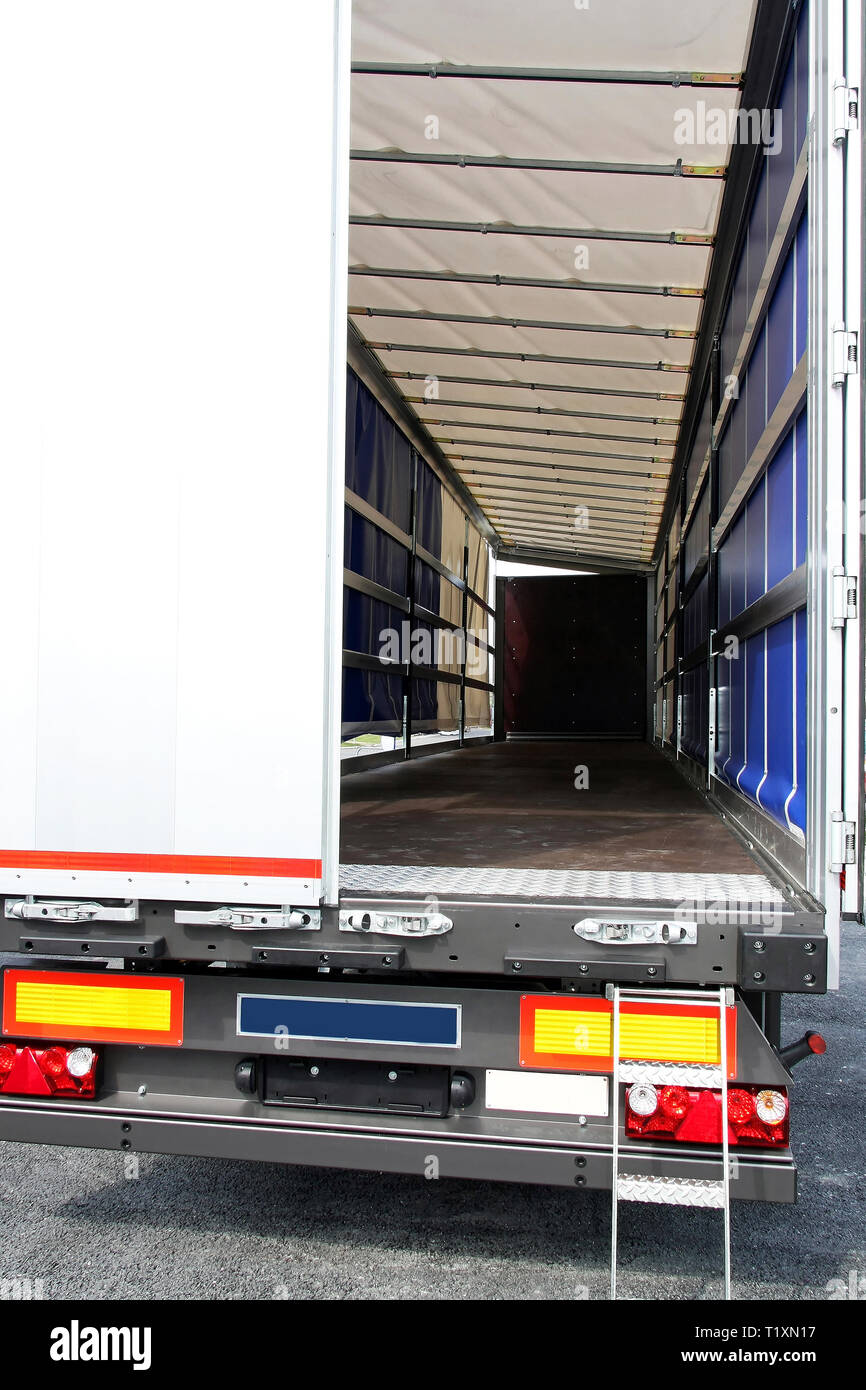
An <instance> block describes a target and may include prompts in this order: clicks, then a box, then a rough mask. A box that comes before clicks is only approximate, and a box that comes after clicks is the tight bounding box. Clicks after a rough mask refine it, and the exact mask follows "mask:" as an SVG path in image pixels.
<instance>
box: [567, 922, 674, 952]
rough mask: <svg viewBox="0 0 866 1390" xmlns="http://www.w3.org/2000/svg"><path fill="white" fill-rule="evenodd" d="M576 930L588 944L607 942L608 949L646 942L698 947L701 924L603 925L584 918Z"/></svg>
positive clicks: (576, 925)
mask: <svg viewBox="0 0 866 1390" xmlns="http://www.w3.org/2000/svg"><path fill="white" fill-rule="evenodd" d="M572 930H573V931H574V932H575V934H576V935H577V936H580V937H582V938H583V940H584V941H603V942H604V944H605V945H606V946H608V945H610V946H614V945H618V944H623V945H625V944H627V943H629V942H631V943H635V942H642V943H643V944H645V945H647V944H649V945H656V946H694V945H695V943H696V942H697V939H698V924H697V922H680V921H676V920H674V921H672V922H602V921H596V919H595V918H594V917H583V918H582V919H581V920H580V921H579V922H575V923H574V926H573V928H572Z"/></svg>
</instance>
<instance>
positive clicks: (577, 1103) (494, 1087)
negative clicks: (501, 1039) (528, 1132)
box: [484, 1071, 610, 1116]
mask: <svg viewBox="0 0 866 1390" xmlns="http://www.w3.org/2000/svg"><path fill="white" fill-rule="evenodd" d="M609 1089H610V1082H609V1080H608V1078H607V1077H606V1076H581V1075H578V1076H563V1075H561V1074H556V1073H553V1072H544V1071H535V1072H532V1071H488V1072H487V1085H486V1089H485V1095H484V1105H485V1109H487V1110H518V1111H524V1112H526V1113H529V1114H534V1115H601V1116H606V1115H607V1113H608V1108H609Z"/></svg>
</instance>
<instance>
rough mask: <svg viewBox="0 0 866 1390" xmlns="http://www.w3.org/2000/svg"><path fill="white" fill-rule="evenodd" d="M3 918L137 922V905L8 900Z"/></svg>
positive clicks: (23, 920) (56, 899)
mask: <svg viewBox="0 0 866 1390" xmlns="http://www.w3.org/2000/svg"><path fill="white" fill-rule="evenodd" d="M5 912H6V916H7V917H15V918H17V919H18V921H21V922H137V921H138V903H137V902H136V901H132V902H126V903H114V904H110V905H109V906H108V907H106V906H105V904H104V903H95V902H90V901H85V900H84V899H76V898H63V899H61V898H34V897H30V898H7V899H6V909H5Z"/></svg>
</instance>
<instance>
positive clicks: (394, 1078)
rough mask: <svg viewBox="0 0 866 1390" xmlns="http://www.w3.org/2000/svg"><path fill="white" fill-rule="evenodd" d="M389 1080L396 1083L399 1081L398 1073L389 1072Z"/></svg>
mask: <svg viewBox="0 0 866 1390" xmlns="http://www.w3.org/2000/svg"><path fill="white" fill-rule="evenodd" d="M388 1080H389V1081H396V1080H397V1073H396V1072H395V1071H389V1072H388Z"/></svg>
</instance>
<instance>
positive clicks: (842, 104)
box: [833, 77, 860, 146]
mask: <svg viewBox="0 0 866 1390" xmlns="http://www.w3.org/2000/svg"><path fill="white" fill-rule="evenodd" d="M859 114H860V92H859V90H858V89H857V88H856V87H849V86H848V83H847V82H846V81H845V78H844V77H841V78H839V80H838V81H837V82H834V83H833V144H834V145H836V146H839V145H844V144H845V141H846V140H847V139H848V132H849V130H856V129H857V122H858V118H859Z"/></svg>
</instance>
